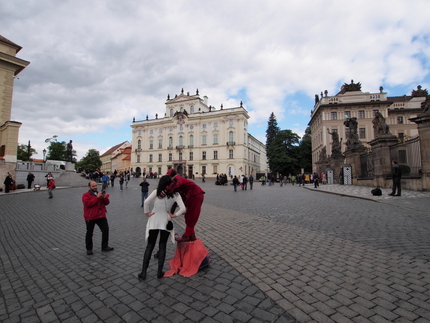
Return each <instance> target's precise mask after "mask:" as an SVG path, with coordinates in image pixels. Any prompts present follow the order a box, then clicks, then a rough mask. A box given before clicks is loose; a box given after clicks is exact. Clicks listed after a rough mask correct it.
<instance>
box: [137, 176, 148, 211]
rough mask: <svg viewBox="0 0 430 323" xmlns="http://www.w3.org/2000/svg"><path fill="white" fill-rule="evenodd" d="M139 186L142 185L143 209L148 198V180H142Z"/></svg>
mask: <svg viewBox="0 0 430 323" xmlns="http://www.w3.org/2000/svg"><path fill="white" fill-rule="evenodd" d="M139 185H140V187H141V191H142V205H141V207H143V205H144V204H145V200H146V199H147V198H148V188H149V183H148V182H147V181H146V178H145V177H144V178H143V179H142V182H141V183H140V184H139Z"/></svg>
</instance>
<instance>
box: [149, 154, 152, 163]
mask: <svg viewBox="0 0 430 323" xmlns="http://www.w3.org/2000/svg"><path fill="white" fill-rule="evenodd" d="M149 162H150V163H152V154H150V155H149Z"/></svg>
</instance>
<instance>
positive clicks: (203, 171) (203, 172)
mask: <svg viewBox="0 0 430 323" xmlns="http://www.w3.org/2000/svg"><path fill="white" fill-rule="evenodd" d="M202 174H204V175H206V166H202Z"/></svg>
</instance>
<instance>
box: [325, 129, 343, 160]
mask: <svg viewBox="0 0 430 323" xmlns="http://www.w3.org/2000/svg"><path fill="white" fill-rule="evenodd" d="M327 132H328V133H329V135H331V139H332V142H331V157H333V158H336V157H339V156H342V146H341V144H342V139H341V140H340V141H339V134H338V133H337V131H332V132H330V129H327Z"/></svg>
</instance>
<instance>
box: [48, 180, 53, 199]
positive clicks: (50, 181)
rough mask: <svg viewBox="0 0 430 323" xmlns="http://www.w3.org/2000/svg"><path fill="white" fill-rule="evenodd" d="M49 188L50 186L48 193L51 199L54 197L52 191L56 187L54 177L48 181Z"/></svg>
mask: <svg viewBox="0 0 430 323" xmlns="http://www.w3.org/2000/svg"><path fill="white" fill-rule="evenodd" d="M47 188H48V195H49V198H50V199H52V198H53V197H54V194H52V191H53V190H54V189H55V181H54V178H52V179H50V180H49V181H48V186H47Z"/></svg>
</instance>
